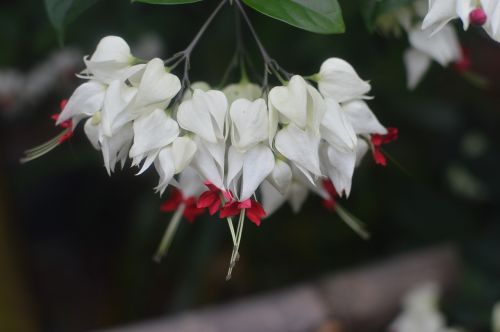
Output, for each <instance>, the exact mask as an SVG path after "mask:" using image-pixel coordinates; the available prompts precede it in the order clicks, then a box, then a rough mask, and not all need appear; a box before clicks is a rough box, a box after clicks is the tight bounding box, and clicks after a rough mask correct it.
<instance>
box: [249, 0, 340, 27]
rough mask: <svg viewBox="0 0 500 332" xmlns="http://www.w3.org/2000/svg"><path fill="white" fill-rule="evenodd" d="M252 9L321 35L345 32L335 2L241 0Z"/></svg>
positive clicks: (315, 0)
mask: <svg viewBox="0 0 500 332" xmlns="http://www.w3.org/2000/svg"><path fill="white" fill-rule="evenodd" d="M243 2H244V3H245V4H247V5H248V6H250V7H252V8H253V9H255V10H257V11H259V12H261V13H262V14H265V15H267V16H270V17H272V18H275V19H277V20H280V21H283V22H286V23H288V24H290V25H293V26H295V27H298V28H301V29H304V30H307V31H311V32H316V33H323V34H331V33H342V32H344V31H345V27H344V21H343V19H342V11H341V9H340V6H339V4H338V2H337V0H243Z"/></svg>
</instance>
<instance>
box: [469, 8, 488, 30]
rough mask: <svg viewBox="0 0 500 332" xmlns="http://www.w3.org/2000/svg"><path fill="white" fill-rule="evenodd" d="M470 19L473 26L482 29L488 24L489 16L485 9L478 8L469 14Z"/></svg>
mask: <svg viewBox="0 0 500 332" xmlns="http://www.w3.org/2000/svg"><path fill="white" fill-rule="evenodd" d="M469 19H470V23H471V24H472V25H474V26H478V27H481V26H483V25H484V24H485V23H486V20H487V19H488V16H487V15H486V13H485V12H484V10H483V8H481V7H477V8H476V9H474V10H473V11H471V12H470V13H469Z"/></svg>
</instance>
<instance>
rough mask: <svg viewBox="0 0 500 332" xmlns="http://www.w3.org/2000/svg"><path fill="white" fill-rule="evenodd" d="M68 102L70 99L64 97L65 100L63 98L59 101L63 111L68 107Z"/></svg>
mask: <svg viewBox="0 0 500 332" xmlns="http://www.w3.org/2000/svg"><path fill="white" fill-rule="evenodd" d="M67 103H68V99H63V100H61V102H60V103H59V109H60V110H61V111H63V110H64V108H65V107H66V104H67Z"/></svg>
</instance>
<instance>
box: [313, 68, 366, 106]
mask: <svg viewBox="0 0 500 332" xmlns="http://www.w3.org/2000/svg"><path fill="white" fill-rule="evenodd" d="M317 75H318V87H319V91H320V92H321V94H322V95H323V96H325V97H331V98H333V99H335V100H336V101H337V102H339V103H343V102H346V101H349V100H353V99H361V98H364V96H365V94H367V93H368V92H369V91H370V89H371V86H370V84H369V83H368V82H366V81H363V80H362V79H361V78H360V77H359V76H358V74H357V73H356V71H355V70H354V68H353V67H352V66H351V65H350V64H349V63H348V62H347V61H344V60H342V59H339V58H330V59H328V60H326V61H325V62H323V64H322V65H321V68H320V71H319V74H317Z"/></svg>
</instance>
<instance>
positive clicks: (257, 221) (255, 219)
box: [246, 211, 261, 226]
mask: <svg viewBox="0 0 500 332" xmlns="http://www.w3.org/2000/svg"><path fill="white" fill-rule="evenodd" d="M246 216H247V218H248V220H250V221H251V222H253V223H254V224H255V225H257V226H260V223H261V218H259V216H257V215H255V214H253V213H252V212H250V211H247V213H246Z"/></svg>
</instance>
